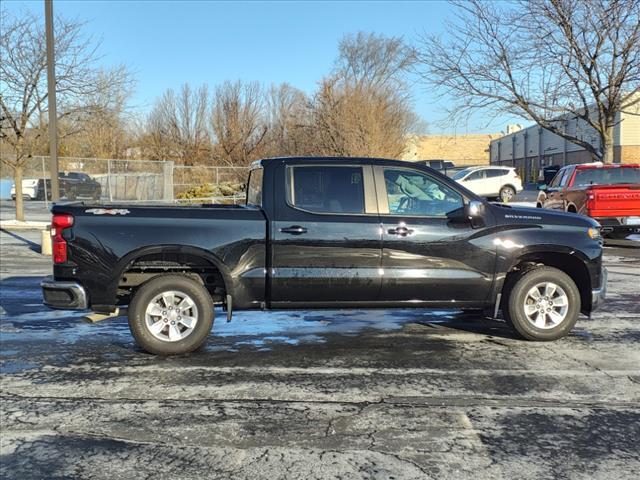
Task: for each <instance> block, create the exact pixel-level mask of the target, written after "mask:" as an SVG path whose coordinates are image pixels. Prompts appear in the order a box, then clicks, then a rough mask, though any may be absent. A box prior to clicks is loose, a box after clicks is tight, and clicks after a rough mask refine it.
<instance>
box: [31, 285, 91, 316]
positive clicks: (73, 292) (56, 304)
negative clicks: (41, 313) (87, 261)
mask: <svg viewBox="0 0 640 480" xmlns="http://www.w3.org/2000/svg"><path fill="white" fill-rule="evenodd" d="M40 286H41V287H42V298H43V300H44V304H45V305H46V306H47V307H50V308H58V309H61V310H85V309H87V308H89V304H88V301H87V293H86V291H85V289H84V287H83V286H82V285H80V284H79V283H78V282H67V281H56V280H54V278H53V277H46V278H45V279H44V280H42V282H41V283H40Z"/></svg>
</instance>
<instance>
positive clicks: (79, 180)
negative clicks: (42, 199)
mask: <svg viewBox="0 0 640 480" xmlns="http://www.w3.org/2000/svg"><path fill="white" fill-rule="evenodd" d="M58 178H59V179H60V194H61V196H62V195H63V194H64V196H65V197H66V198H67V199H69V200H75V199H76V198H78V197H89V198H92V199H94V200H99V199H100V196H101V195H102V186H101V185H100V182H97V181H96V180H94V179H93V178H91V177H90V176H89V175H87V174H86V173H82V172H65V173H60V175H59V176H58Z"/></svg>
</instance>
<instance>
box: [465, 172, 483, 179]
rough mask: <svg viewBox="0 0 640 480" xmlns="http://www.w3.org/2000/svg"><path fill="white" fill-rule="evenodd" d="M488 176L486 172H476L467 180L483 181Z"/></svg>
mask: <svg viewBox="0 0 640 480" xmlns="http://www.w3.org/2000/svg"><path fill="white" fill-rule="evenodd" d="M485 176H486V170H476V171H475V172H473V173H472V174H471V175H469V176H468V177H467V178H465V180H467V181H468V180H482V179H484V178H485Z"/></svg>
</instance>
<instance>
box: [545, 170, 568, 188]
mask: <svg viewBox="0 0 640 480" xmlns="http://www.w3.org/2000/svg"><path fill="white" fill-rule="evenodd" d="M565 172H566V169H565V168H563V169H561V170H559V171H558V173H556V175H555V177H553V180H551V183H550V184H549V186H550V187H558V186H559V185H560V180H561V179H562V177H564V174H565Z"/></svg>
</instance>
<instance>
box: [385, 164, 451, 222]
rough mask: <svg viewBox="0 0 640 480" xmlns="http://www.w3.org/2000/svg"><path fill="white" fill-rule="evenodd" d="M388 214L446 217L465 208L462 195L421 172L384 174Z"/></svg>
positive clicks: (410, 171)
mask: <svg viewBox="0 0 640 480" xmlns="http://www.w3.org/2000/svg"><path fill="white" fill-rule="evenodd" d="M384 181H385V185H386V187H387V199H388V201H389V214H391V215H417V216H426V217H433V216H445V215H447V214H448V213H451V212H453V211H454V210H457V209H459V208H462V207H463V200H462V195H460V194H459V193H458V192H456V191H455V190H453V189H452V188H450V187H448V186H447V185H445V184H443V183H440V182H439V181H437V180H435V179H434V178H432V177H430V176H429V175H426V174H424V173H422V172H418V171H415V170H406V169H391V168H387V169H385V170H384Z"/></svg>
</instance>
